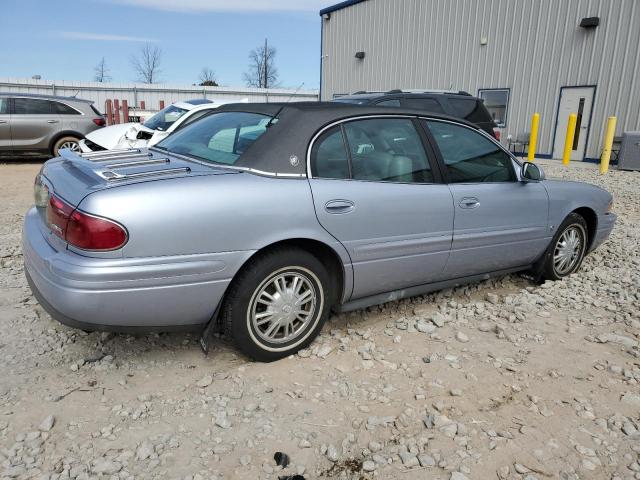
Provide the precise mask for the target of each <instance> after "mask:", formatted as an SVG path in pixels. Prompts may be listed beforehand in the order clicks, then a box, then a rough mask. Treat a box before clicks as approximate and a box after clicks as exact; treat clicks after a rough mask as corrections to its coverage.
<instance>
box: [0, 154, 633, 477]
mask: <svg viewBox="0 0 640 480" xmlns="http://www.w3.org/2000/svg"><path fill="white" fill-rule="evenodd" d="M543 165H545V167H546V171H547V175H548V176H549V177H562V178H571V179H578V180H584V181H589V182H592V183H596V184H598V185H602V186H604V187H605V188H607V189H608V190H609V191H611V192H613V193H614V195H615V198H616V205H615V210H616V212H617V213H618V215H619V221H618V224H617V225H616V228H615V230H614V232H613V234H612V236H611V238H610V240H609V241H608V242H607V243H606V244H604V245H603V246H601V247H600V248H599V249H598V250H597V251H596V252H595V253H593V254H592V255H590V256H589V257H588V258H587V259H586V260H585V262H584V265H583V267H582V269H581V271H580V272H579V273H577V274H575V275H573V276H571V278H569V279H566V280H565V281H562V282H555V283H550V282H547V283H546V284H544V285H542V286H539V287H538V286H534V285H532V284H531V283H529V282H527V281H526V280H524V279H522V278H520V277H518V276H509V277H505V278H500V279H497V280H493V281H487V282H483V283H481V284H475V285H471V286H468V287H465V288H458V289H454V290H446V291H442V292H438V293H436V294H432V295H426V296H422V297H416V298H412V299H408V300H403V301H399V302H393V303H388V304H386V305H384V306H381V307H375V308H370V309H367V310H363V311H357V312H352V313H350V314H344V315H339V316H334V317H332V318H331V320H330V322H329V323H328V324H327V325H326V328H325V329H324V331H323V333H322V335H321V337H320V338H319V339H318V340H317V341H316V342H315V343H314V344H313V345H312V347H311V348H310V349H308V350H305V351H302V352H300V354H299V355H296V356H294V357H290V358H287V359H284V360H282V361H279V362H277V363H273V364H268V365H267V364H258V363H252V362H250V361H248V360H246V359H245V358H243V357H242V356H240V355H239V354H237V352H235V351H234V350H233V348H231V347H230V346H229V345H228V344H226V343H225V341H224V339H215V340H214V342H213V349H212V352H210V354H209V356H208V357H205V356H204V355H203V354H202V353H201V351H200V349H199V347H198V344H197V338H196V337H195V336H193V335H187V334H161V335H157V334H154V335H146V336H130V335H113V334H104V333H103V334H101V333H91V334H86V333H84V332H81V331H77V330H73V329H70V328H67V327H64V326H62V325H60V324H58V323H57V322H55V321H52V320H51V318H50V317H49V316H48V315H47V314H46V313H45V312H44V311H43V310H42V309H41V308H40V307H39V306H38V304H37V303H36V301H35V300H34V298H33V297H32V296H31V293H30V291H29V289H28V287H27V285H26V282H25V279H24V276H23V271H22V258H21V252H20V230H21V222H22V217H23V214H24V212H25V211H26V210H27V208H28V206H29V205H30V204H31V202H32V200H31V197H32V188H31V185H32V181H33V177H34V175H35V173H36V172H37V170H38V169H39V167H40V165H39V163H37V162H34V163H20V164H9V165H0V179H1V180H0V184H1V186H2V188H1V189H0V200H1V201H0V237H1V239H2V241H1V243H0V369H1V370H0V478H2V479H4V478H43V479H62V478H65V479H66V478H74V479H79V480H82V479H132V478H158V479H160V478H162V479H165V478H168V479H222V478H224V479H274V480H275V479H294V478H295V479H296V480H300V479H302V478H304V479H307V480H309V479H316V478H344V479H392V478H393V479H406V480H412V479H424V478H430V479H431V478H433V479H438V478H439V479H443V480H449V479H453V480H465V479H496V478H497V479H500V480H504V479H524V480H534V479H539V480H542V479H546V478H560V479H563V480H569V479H583V478H584V479H592V478H595V479H640V462H639V453H640V441H639V440H640V388H639V381H640V350H639V346H638V340H639V336H640V293H639V290H638V285H639V284H640V273H639V271H640V253H639V249H638V245H639V244H640V226H639V225H640V207H639V206H640V174H639V173H630V172H617V171H611V172H610V173H609V174H608V175H606V176H604V177H599V176H598V175H597V170H596V168H595V166H593V165H575V166H572V167H571V168H569V169H563V168H562V167H561V165H559V164H558V163H553V162H544V163H543ZM150 308H153V306H150ZM276 452H283V453H285V454H287V456H288V460H289V464H288V466H287V467H286V468H282V467H281V466H278V465H277V463H276V460H275V459H274V454H276ZM277 458H280V457H277ZM280 463H282V462H280ZM296 475H299V476H296Z"/></svg>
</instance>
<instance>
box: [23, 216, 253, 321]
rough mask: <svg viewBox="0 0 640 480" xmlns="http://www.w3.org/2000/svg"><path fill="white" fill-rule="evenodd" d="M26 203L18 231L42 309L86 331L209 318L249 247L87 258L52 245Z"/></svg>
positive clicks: (29, 279)
mask: <svg viewBox="0 0 640 480" xmlns="http://www.w3.org/2000/svg"><path fill="white" fill-rule="evenodd" d="M40 222H41V221H40V218H39V216H38V214H37V212H36V211H35V209H31V211H29V213H28V214H27V216H26V218H25V224H24V229H23V233H22V247H23V254H24V266H25V274H26V276H27V280H28V281H29V285H30V286H31V289H32V291H33V293H34V295H35V296H36V298H37V299H38V301H39V302H40V303H41V305H42V307H43V308H44V309H45V310H47V311H48V312H49V314H51V316H52V317H54V318H55V319H56V320H58V321H60V322H61V323H64V324H67V325H69V326H72V327H77V328H82V329H85V330H114V331H153V330H155V331H157V330H161V331H168V330H188V329H194V328H198V327H199V326H202V325H204V324H206V323H207V322H208V321H209V320H210V319H211V317H212V315H213V313H214V310H215V309H216V307H217V305H218V303H219V302H220V301H221V300H222V297H223V295H224V292H225V291H226V288H227V286H228V285H229V283H230V281H231V279H232V278H233V275H234V274H235V272H236V271H237V270H238V269H239V268H240V266H241V265H242V264H243V263H244V261H245V260H246V259H247V258H249V257H250V256H251V254H252V252H249V251H247V252H245V251H242V252H226V253H219V254H206V255H182V256H172V257H156V258H135V259H124V258H112V259H98V258H90V257H84V256H82V255H78V254H76V253H73V252H71V251H69V250H66V249H64V250H62V249H61V250H56V249H54V248H53V247H52V246H51V245H50V244H49V243H48V242H47V241H46V239H45V237H44V236H43V233H42V231H41V223H40Z"/></svg>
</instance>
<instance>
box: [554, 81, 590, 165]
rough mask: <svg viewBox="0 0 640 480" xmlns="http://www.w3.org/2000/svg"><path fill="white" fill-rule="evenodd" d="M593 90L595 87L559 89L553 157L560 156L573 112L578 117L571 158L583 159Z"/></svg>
mask: <svg viewBox="0 0 640 480" xmlns="http://www.w3.org/2000/svg"><path fill="white" fill-rule="evenodd" d="M595 90H596V87H564V88H561V89H560V107H559V108H558V122H557V124H556V132H555V133H556V134H555V142H554V145H553V158H562V153H563V152H564V140H565V137H566V135H567V124H568V123H569V115H570V114H572V113H575V114H576V116H577V117H578V118H577V121H576V133H575V135H574V137H573V145H572V147H571V160H583V159H584V155H585V151H586V148H587V137H588V136H589V125H591V105H593V95H594V93H595Z"/></svg>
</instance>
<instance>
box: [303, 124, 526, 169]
mask: <svg viewBox="0 0 640 480" xmlns="http://www.w3.org/2000/svg"><path fill="white" fill-rule="evenodd" d="M376 118H410V119H413V118H417V119H419V120H428V121H434V122H443V123H451V124H453V125H457V126H459V127H465V128H468V129H469V130H472V131H474V132H480V134H482V135H484V136H485V137H486V138H488V139H489V140H491V141H492V142H493V143H494V144H496V145H497V146H498V147H499V148H500V149H501V150H502V151H503V152H505V153H506V154H507V155H509V158H511V159H512V160H514V161H515V162H516V163H517V164H519V162H518V160H516V158H515V156H514V155H513V154H512V153H511V152H510V151H509V150H507V149H506V148H505V147H504V146H503V145H502V144H501V143H500V142H498V141H497V140H496V139H495V138H493V137H492V136H491V135H489V134H488V133H487V132H485V131H484V130H482V129H481V128H479V127H472V126H469V125H466V124H464V123H461V122H456V121H453V120H445V119H443V118H437V117H429V116H427V115H415V114H404V115H402V114H395V115H387V114H375V115H361V116H359V117H349V118H343V119H340V120H337V121H335V122H332V123H330V124H328V125H325V126H324V127H322V128H321V129H320V130H318V131H317V132H316V134H315V135H314V136H313V137H312V138H311V141H310V142H309V146H308V147H307V177H308V178H313V175H312V174H311V150H312V149H313V144H314V143H315V141H316V140H317V139H318V137H319V136H320V135H322V134H323V133H324V132H326V131H327V130H329V129H330V128H332V127H335V126H336V125H340V124H342V123H347V122H351V121H355V120H368V119H376ZM514 170H515V172H516V178H517V179H518V180H521V179H520V174H519V173H518V169H517V168H514Z"/></svg>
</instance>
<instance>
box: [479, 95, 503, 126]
mask: <svg viewBox="0 0 640 480" xmlns="http://www.w3.org/2000/svg"><path fill="white" fill-rule="evenodd" d="M478 96H479V97H480V98H481V99H482V100H484V106H485V107H487V110H488V111H489V114H490V115H491V118H493V121H494V122H496V125H498V126H499V127H506V126H507V111H508V109H509V89H508V88H487V89H480V90H478Z"/></svg>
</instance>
